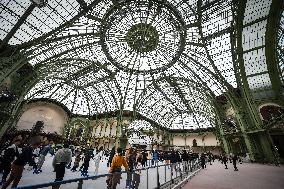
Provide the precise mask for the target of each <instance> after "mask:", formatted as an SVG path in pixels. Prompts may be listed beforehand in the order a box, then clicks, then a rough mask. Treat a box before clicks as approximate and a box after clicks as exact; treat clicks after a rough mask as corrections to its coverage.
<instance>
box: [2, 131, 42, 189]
mask: <svg viewBox="0 0 284 189" xmlns="http://www.w3.org/2000/svg"><path fill="white" fill-rule="evenodd" d="M30 144H31V145H30V146H28V147H25V148H24V149H23V150H22V153H21V154H19V156H18V157H17V159H16V160H15V161H14V162H13V164H12V168H11V174H10V176H9V178H8V180H7V181H6V182H5V183H4V184H3V186H2V188H1V189H6V188H7V187H8V186H9V185H10V184H11V183H12V182H13V184H12V188H16V187H17V186H18V183H19V182H20V180H21V178H22V174H23V170H24V167H25V165H26V164H27V163H28V162H29V163H30V164H35V162H34V160H33V150H34V149H36V148H38V147H39V146H40V144H41V141H40V137H33V138H31V140H30Z"/></svg>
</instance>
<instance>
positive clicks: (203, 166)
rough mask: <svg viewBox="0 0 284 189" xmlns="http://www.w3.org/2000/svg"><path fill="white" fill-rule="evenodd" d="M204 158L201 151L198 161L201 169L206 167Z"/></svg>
mask: <svg viewBox="0 0 284 189" xmlns="http://www.w3.org/2000/svg"><path fill="white" fill-rule="evenodd" d="M205 160H206V158H205V154H204V153H202V154H201V156H200V162H201V167H202V169H204V168H206V161H205Z"/></svg>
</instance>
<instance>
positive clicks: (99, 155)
mask: <svg viewBox="0 0 284 189" xmlns="http://www.w3.org/2000/svg"><path fill="white" fill-rule="evenodd" d="M102 156H103V147H102V146H101V147H100V148H99V150H98V151H97V154H96V155H95V157H94V159H95V175H98V171H99V167H100V162H101V159H102Z"/></svg>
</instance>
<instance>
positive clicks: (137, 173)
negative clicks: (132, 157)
mask: <svg viewBox="0 0 284 189" xmlns="http://www.w3.org/2000/svg"><path fill="white" fill-rule="evenodd" d="M137 169H138V170H137ZM141 169H142V156H138V157H137V160H136V166H135V171H134V175H133V186H132V188H133V189H138V187H139V184H140V177H141Z"/></svg>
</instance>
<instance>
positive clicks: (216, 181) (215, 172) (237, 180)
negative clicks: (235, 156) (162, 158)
mask: <svg viewBox="0 0 284 189" xmlns="http://www.w3.org/2000/svg"><path fill="white" fill-rule="evenodd" d="M237 166H238V168H239V171H234V169H233V165H232V164H229V166H228V167H229V169H225V167H224V165H223V164H221V163H219V162H216V161H215V163H213V165H207V168H206V169H204V170H201V171H200V172H199V173H198V174H197V175H196V176H194V177H193V178H192V179H191V180H190V181H189V182H188V183H187V184H186V185H185V186H184V187H183V189H284V166H281V167H275V166H270V165H262V164H251V163H244V164H238V165H237Z"/></svg>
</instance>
